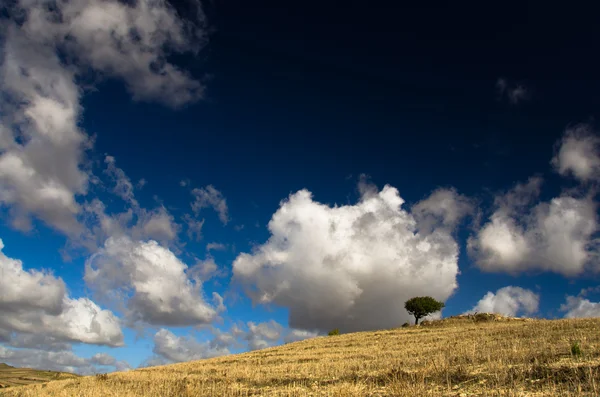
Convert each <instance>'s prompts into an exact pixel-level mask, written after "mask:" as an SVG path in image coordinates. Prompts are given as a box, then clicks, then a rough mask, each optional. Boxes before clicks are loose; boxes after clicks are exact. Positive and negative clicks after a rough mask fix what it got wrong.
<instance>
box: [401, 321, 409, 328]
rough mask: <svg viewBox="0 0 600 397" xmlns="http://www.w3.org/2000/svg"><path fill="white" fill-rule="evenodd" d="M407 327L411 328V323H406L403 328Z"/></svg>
mask: <svg viewBox="0 0 600 397" xmlns="http://www.w3.org/2000/svg"><path fill="white" fill-rule="evenodd" d="M406 327H410V324H409V323H407V322H406V323H404V324H402V328H406Z"/></svg>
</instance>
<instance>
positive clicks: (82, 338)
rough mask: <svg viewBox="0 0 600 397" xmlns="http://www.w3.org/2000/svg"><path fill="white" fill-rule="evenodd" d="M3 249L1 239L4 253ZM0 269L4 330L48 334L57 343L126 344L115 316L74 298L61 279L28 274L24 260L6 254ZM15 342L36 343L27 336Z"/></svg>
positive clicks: (0, 318) (0, 259) (0, 325)
mask: <svg viewBox="0 0 600 397" xmlns="http://www.w3.org/2000/svg"><path fill="white" fill-rule="evenodd" d="M3 247H4V245H3V243H2V240H0V250H1V249H2V248H3ZM0 270H1V273H2V275H3V277H2V278H0V291H2V292H1V293H0V314H1V315H0V329H2V330H4V331H8V332H17V333H23V334H26V335H27V334H37V335H44V336H45V337H46V338H50V339H46V341H51V342H53V343H54V342H56V341H71V342H83V343H90V344H98V345H110V346H122V345H123V333H122V332H121V328H120V323H119V320H118V319H117V318H116V317H115V315H114V314H113V313H112V312H110V311H108V310H103V309H101V308H100V307H99V306H98V305H96V304H95V303H94V302H92V301H91V300H89V299H87V298H78V299H72V298H70V297H69V296H68V295H67V293H66V290H65V285H64V282H63V281H62V280H61V279H59V278H56V277H54V276H52V275H50V274H46V273H42V272H39V271H36V270H29V271H25V270H24V269H23V264H22V262H21V261H20V260H17V259H13V258H9V257H7V256H6V255H4V253H2V252H0ZM13 341H14V339H13ZM39 342H40V339H39V338H37V343H38V344H39ZM15 343H17V344H21V345H30V346H31V345H35V344H36V342H35V341H34V340H31V339H30V340H28V339H27V337H24V339H22V340H21V341H19V340H18V339H17V340H16V341H15Z"/></svg>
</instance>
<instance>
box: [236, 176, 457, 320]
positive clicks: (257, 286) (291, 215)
mask: <svg viewBox="0 0 600 397" xmlns="http://www.w3.org/2000/svg"><path fill="white" fill-rule="evenodd" d="M403 203H404V200H403V199H402V198H401V197H400V196H399V195H398V191H397V190H396V189H395V188H393V187H391V186H387V185H386V186H385V187H384V188H383V190H381V191H379V192H377V193H374V191H373V190H372V189H367V190H364V191H363V196H362V198H361V200H360V201H359V202H358V203H357V204H355V205H346V206H340V207H337V206H336V207H333V208H332V207H329V206H327V205H324V204H320V203H318V202H315V201H313V200H312V195H311V193H310V192H309V191H307V190H301V191H299V192H297V193H295V194H292V195H291V196H290V197H289V198H288V200H286V201H283V202H282V203H281V206H280V208H279V209H278V210H277V212H276V213H275V214H274V215H273V217H272V218H271V221H270V222H269V225H268V228H269V231H270V232H271V237H270V238H269V240H268V241H267V242H266V243H264V244H262V245H260V246H258V247H256V249H255V250H254V252H253V253H252V254H248V253H243V254H240V255H239V256H238V257H237V258H236V259H235V261H234V264H233V272H234V282H236V283H239V284H241V285H242V286H243V287H244V289H245V290H246V293H247V294H248V295H249V296H250V297H251V299H252V301H253V302H255V303H264V304H268V303H274V304H276V305H278V306H283V307H287V308H288V309H289V326H290V327H291V328H298V329H308V330H318V331H325V332H327V331H329V330H331V329H333V328H339V329H340V330H341V331H342V332H352V331H361V330H371V329H382V328H391V327H393V326H397V325H398V324H402V323H403V322H404V321H407V320H409V318H410V316H409V314H408V313H407V312H406V310H405V309H404V302H405V301H406V300H407V299H409V298H411V297H413V296H417V295H431V296H432V297H434V298H436V299H438V300H441V301H445V300H446V299H447V298H448V297H449V296H450V295H451V294H452V293H453V291H454V290H455V288H456V287H457V283H456V275H457V274H458V264H457V260H458V245H457V243H456V242H455V241H454V239H453V237H452V236H451V234H450V232H449V228H448V227H441V228H438V229H435V228H434V229H433V230H431V231H430V233H427V234H422V233H417V221H416V220H415V217H414V216H413V215H412V214H410V213H409V212H407V211H406V210H403V209H402V208H401V206H402V204H403ZM420 207H421V208H426V207H427V205H425V204H422V205H421V206H420ZM417 208H419V206H417ZM374 308H376V309H374Z"/></svg>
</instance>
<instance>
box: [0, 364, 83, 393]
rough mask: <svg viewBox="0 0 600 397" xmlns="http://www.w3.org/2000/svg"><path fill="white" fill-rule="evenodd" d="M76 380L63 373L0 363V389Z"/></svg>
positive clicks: (73, 376)
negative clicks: (52, 381)
mask: <svg viewBox="0 0 600 397" xmlns="http://www.w3.org/2000/svg"><path fill="white" fill-rule="evenodd" d="M72 378H78V376H77V375H73V374H68V373H65V372H54V371H40V370H37V369H30V368H13V367H11V366H10V365H6V364H1V363H0V389H1V388H5V387H14V386H22V385H31V384H36V383H45V382H49V381H51V380H57V379H72Z"/></svg>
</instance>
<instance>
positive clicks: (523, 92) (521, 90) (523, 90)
mask: <svg viewBox="0 0 600 397" xmlns="http://www.w3.org/2000/svg"><path fill="white" fill-rule="evenodd" d="M496 90H497V92H498V95H499V97H500V98H501V99H503V98H506V99H507V100H508V102H510V103H511V104H513V105H518V104H519V103H521V102H524V101H526V100H529V99H531V90H530V89H528V88H527V87H525V86H524V85H522V84H514V83H509V82H508V80H506V79H504V78H500V79H498V80H497V81H496Z"/></svg>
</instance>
